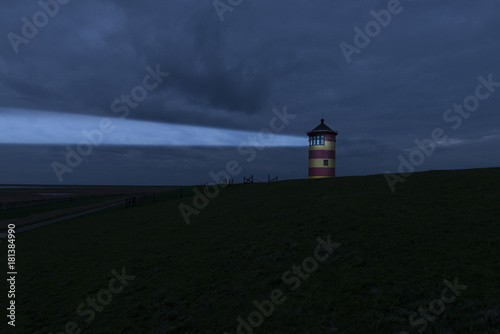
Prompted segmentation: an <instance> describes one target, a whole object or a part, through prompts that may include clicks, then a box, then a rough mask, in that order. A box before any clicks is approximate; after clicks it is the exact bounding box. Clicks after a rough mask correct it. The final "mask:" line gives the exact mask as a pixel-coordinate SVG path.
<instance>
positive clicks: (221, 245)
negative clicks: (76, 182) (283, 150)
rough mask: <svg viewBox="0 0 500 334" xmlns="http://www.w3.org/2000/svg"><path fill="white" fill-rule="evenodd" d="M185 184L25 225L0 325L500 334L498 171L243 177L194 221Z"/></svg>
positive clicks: (73, 329) (46, 329) (34, 329)
mask: <svg viewBox="0 0 500 334" xmlns="http://www.w3.org/2000/svg"><path fill="white" fill-rule="evenodd" d="M200 189H202V188H200ZM184 195H185V196H184V197H183V198H179V199H169V200H163V201H159V202H156V203H144V204H141V205H138V206H136V207H133V208H116V209H111V210H107V211H103V212H100V213H97V214H92V215H89V216H85V217H81V218H76V219H73V220H70V221H66V222H62V223H57V224H53V225H49V226H46V227H43V228H40V229H37V230H33V231H29V232H23V233H20V234H18V235H16V252H17V254H16V255H17V258H16V262H17V272H18V275H17V282H16V312H17V313H16V328H15V331H14V330H12V328H10V326H7V324H6V321H7V320H8V319H7V320H4V323H2V325H1V326H2V329H1V332H8V333H10V332H12V333H14V332H15V333H44V334H47V333H50V332H52V333H53V334H56V333H61V332H63V333H80V332H79V330H80V331H81V333H221V334H223V333H226V332H227V333H231V334H233V333H238V331H237V328H238V326H240V331H239V332H240V333H251V332H253V333H311V334H318V333H401V332H403V331H406V332H408V333H418V332H419V331H420V332H425V333H499V332H500V331H499V328H500V289H499V282H500V221H499V218H498V217H499V216H500V205H499V204H500V169H499V168H489V169H476V170H457V171H431V172H425V173H415V174H414V175H412V176H411V177H409V178H408V179H407V180H406V182H405V183H403V184H399V185H398V187H397V189H396V192H394V193H391V191H390V190H389V187H388V186H387V184H386V182H385V179H384V176H383V175H373V176H363V177H342V178H336V179H323V180H293V181H281V182H278V183H265V184H246V185H233V186H231V187H229V188H226V189H222V190H221V192H220V194H219V195H218V196H217V197H215V198H213V199H210V202H209V203H208V205H207V206H206V208H204V209H202V210H199V211H200V212H199V214H198V215H193V216H191V217H190V218H191V223H190V224H189V225H187V224H186V223H185V222H184V220H183V218H182V216H181V214H180V211H179V209H178V206H179V204H180V203H185V204H187V205H190V206H192V197H193V196H192V195H193V194H192V193H191V192H190V193H188V194H187V195H186V192H184ZM318 238H320V239H322V240H323V241H325V242H327V241H328V238H330V240H331V242H332V243H335V244H336V245H335V246H332V249H331V250H330V251H331V254H330V253H329V250H328V247H326V248H323V247H321V244H319V243H318ZM318 245H320V246H319V248H318ZM323 245H324V243H323ZM0 247H2V254H5V253H6V252H5V249H6V240H5V239H2V241H1V244H0ZM315 256H317V257H318V258H319V257H320V258H322V260H321V261H320V260H317V259H316V258H315ZM1 261H2V262H1V263H2V265H3V268H6V256H2V257H1ZM315 263H316V264H317V265H316V266H315V265H314V264H315ZM294 266H296V267H295V269H294ZM123 271H124V272H125V273H123ZM308 271H309V273H308ZM122 275H125V276H127V277H125V278H123V277H122V282H120V280H118V279H116V277H117V276H118V277H120V276H122ZM301 277H302V278H301ZM444 280H447V281H446V282H448V283H446V282H445V281H444ZM2 281H3V283H1V284H0V288H1V289H2V290H1V291H2V294H3V295H4V296H5V294H4V291H8V287H7V285H6V281H5V280H2ZM449 285H451V286H452V287H453V285H455V287H454V288H452V289H450V288H449ZM4 298H5V297H4ZM93 298H96V300H95V301H93ZM4 300H6V299H4ZM265 300H272V301H274V302H276V303H274V302H272V301H271V302H266V301H265ZM254 301H256V302H255V303H254ZM263 301H264V302H263ZM6 303H7V301H5V302H4V303H3V305H4V312H6V311H5V307H7V306H6V305H7V304H6ZM255 304H257V305H263V307H264V310H261V311H258V310H259V307H260V306H256V305H255ZM92 305H93V306H92ZM271 305H272V306H271ZM429 307H430V308H431V309H432V310H434V312H435V313H432V311H428V309H429ZM419 308H420V311H419ZM424 308H425V309H424ZM271 309H272V312H271ZM257 312H259V313H257ZM415 312H416V313H415ZM262 313H266V314H265V315H262V316H261V317H259V314H262ZM420 313H421V314H422V315H421V314H420ZM249 317H250V319H249ZM261 318H262V319H261ZM4 319H5V315H4ZM237 319H239V320H237ZM243 321H244V322H245V324H242V323H243ZM249 323H253V324H254V325H256V328H251V327H249V326H251V325H250V324H249ZM239 324H240V325H239ZM5 328H6V329H5ZM4 329H5V330H4Z"/></svg>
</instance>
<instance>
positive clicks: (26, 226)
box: [0, 200, 123, 238]
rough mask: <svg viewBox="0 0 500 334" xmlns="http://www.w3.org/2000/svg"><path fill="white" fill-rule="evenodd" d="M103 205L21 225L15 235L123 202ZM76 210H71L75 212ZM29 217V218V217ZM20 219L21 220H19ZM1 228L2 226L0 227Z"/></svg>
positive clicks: (2, 236)
mask: <svg viewBox="0 0 500 334" xmlns="http://www.w3.org/2000/svg"><path fill="white" fill-rule="evenodd" d="M102 204H103V203H99V205H101V206H100V207H98V208H94V209H91V210H85V211H80V212H77V213H73V214H70V215H66V216H62V217H58V218H53V219H49V220H44V221H40V222H38V223H33V224H29V223H28V224H24V225H23V224H21V225H17V224H15V223H14V224H15V225H16V229H15V230H16V233H19V232H24V231H29V230H33V229H35V228H38V227H42V226H45V225H49V224H53V223H57V222H61V221H64V220H68V219H72V218H76V217H79V216H83V215H86V214H89V213H93V212H97V211H101V210H104V209H107V208H112V207H114V206H118V205H121V204H123V200H120V201H119V202H116V200H115V203H112V204H109V203H108V204H107V205H105V206H102ZM75 209H76V208H73V209H71V210H75ZM57 211H62V210H57ZM46 213H47V214H50V213H52V212H46ZM30 217H31V216H30ZM20 219H22V218H20ZM9 220H10V221H13V220H19V219H9ZM4 222H5V221H2V222H1V223H2V225H3V224H4ZM7 226H8V224H7V225H5V228H7ZM2 227H3V226H2ZM6 235H7V233H6V232H2V233H0V238H4V237H5V236H6Z"/></svg>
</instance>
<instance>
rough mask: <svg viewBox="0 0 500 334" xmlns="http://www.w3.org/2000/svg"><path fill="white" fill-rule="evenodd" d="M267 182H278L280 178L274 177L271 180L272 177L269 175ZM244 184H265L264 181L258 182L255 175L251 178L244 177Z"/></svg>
mask: <svg viewBox="0 0 500 334" xmlns="http://www.w3.org/2000/svg"><path fill="white" fill-rule="evenodd" d="M267 182H278V177H277V176H276V177H274V178H272V179H271V175H270V174H267ZM243 183H264V181H260V180H257V179H256V178H254V177H253V174H252V175H251V176H250V177H248V178H247V177H245V176H243Z"/></svg>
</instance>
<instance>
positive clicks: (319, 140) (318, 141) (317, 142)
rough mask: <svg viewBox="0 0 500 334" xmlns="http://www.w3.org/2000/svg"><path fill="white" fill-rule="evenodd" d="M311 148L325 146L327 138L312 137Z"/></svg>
mask: <svg viewBox="0 0 500 334" xmlns="http://www.w3.org/2000/svg"><path fill="white" fill-rule="evenodd" d="M309 145H311V146H317V145H325V136H324V135H321V136H311V139H310V144H309Z"/></svg>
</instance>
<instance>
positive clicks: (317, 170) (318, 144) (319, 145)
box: [307, 118, 338, 179]
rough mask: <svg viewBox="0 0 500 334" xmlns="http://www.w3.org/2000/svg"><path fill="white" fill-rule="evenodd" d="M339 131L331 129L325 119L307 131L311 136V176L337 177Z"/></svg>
mask: <svg viewBox="0 0 500 334" xmlns="http://www.w3.org/2000/svg"><path fill="white" fill-rule="evenodd" d="M337 134H338V132H337V131H333V130H332V129H330V128H329V127H328V126H327V125H326V124H325V120H324V119H323V118H322V119H321V124H320V125H318V126H317V127H315V128H314V129H312V130H311V131H309V132H307V135H308V136H309V178H310V179H319V178H328V177H335V142H336V139H335V138H336V137H337Z"/></svg>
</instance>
